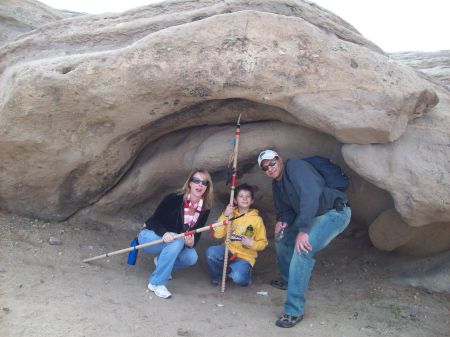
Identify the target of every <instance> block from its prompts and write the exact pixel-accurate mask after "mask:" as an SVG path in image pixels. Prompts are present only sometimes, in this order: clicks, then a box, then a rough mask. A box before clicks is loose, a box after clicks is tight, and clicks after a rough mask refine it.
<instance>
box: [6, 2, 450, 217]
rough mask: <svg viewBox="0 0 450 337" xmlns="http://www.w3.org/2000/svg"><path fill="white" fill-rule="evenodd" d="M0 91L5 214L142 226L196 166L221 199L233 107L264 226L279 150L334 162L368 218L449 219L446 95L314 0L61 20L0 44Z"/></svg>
mask: <svg viewBox="0 0 450 337" xmlns="http://www.w3.org/2000/svg"><path fill="white" fill-rule="evenodd" d="M43 46H45V48H43ZM0 87H1V88H2V90H1V92H0V180H1V181H2V183H1V185H0V207H1V208H3V209H7V210H9V211H11V212H16V213H20V214H25V215H28V216H34V217H39V218H46V219H52V220H62V219H66V218H68V217H70V216H72V215H74V214H78V215H79V216H84V217H90V218H94V219H101V220H100V221H106V220H108V221H111V222H112V223H116V224H117V223H122V224H127V223H129V220H130V219H131V218H132V217H135V219H136V220H138V221H142V219H143V218H144V217H145V216H147V215H148V214H149V212H150V211H151V210H152V209H153V208H154V207H155V204H156V203H157V202H158V201H159V200H160V198H161V195H162V194H164V193H167V192H168V191H171V190H173V189H174V188H177V187H179V186H180V184H181V183H182V182H183V180H184V179H185V177H186V175H187V172H188V171H190V170H191V169H192V168H193V167H196V166H203V167H205V168H207V169H208V170H210V171H211V172H212V174H213V177H214V181H215V182H216V185H217V188H216V190H217V191H218V193H217V200H219V201H222V200H223V201H225V200H226V197H224V196H225V195H226V194H227V193H228V191H227V189H226V187H224V184H223V183H224V177H225V171H226V166H227V164H228V161H229V155H230V154H231V151H232V144H231V140H232V138H233V135H234V127H233V124H234V122H235V120H236V118H237V116H238V114H239V113H241V112H242V113H243V126H242V138H241V143H242V146H241V151H240V154H239V165H240V167H241V171H242V173H243V174H244V179H245V181H247V182H250V183H253V184H255V185H257V186H258V192H257V202H258V206H259V207H260V208H261V209H262V212H263V214H265V215H267V216H268V217H270V213H271V209H272V206H271V203H272V201H271V197H270V191H269V188H270V186H269V181H267V180H266V179H265V178H264V177H263V175H262V174H261V172H260V171H259V170H258V168H257V165H256V160H255V158H256V156H257V154H258V152H259V150H261V149H262V148H266V147H275V148H276V149H278V150H279V151H281V152H282V153H283V154H284V155H285V157H289V156H292V155H309V154H323V155H326V156H329V157H331V158H333V159H335V160H336V161H337V162H338V163H339V164H341V165H342V166H343V167H344V169H345V170H346V171H347V172H348V173H349V175H351V176H352V186H351V188H350V191H349V195H350V199H351V203H352V206H353V214H354V220H356V221H359V222H361V223H363V224H364V223H365V224H369V223H371V222H372V221H373V220H374V219H375V218H376V217H377V216H378V214H380V213H381V212H382V211H384V210H386V209H389V208H392V207H394V206H395V209H396V211H397V212H398V213H399V214H400V215H401V217H402V219H404V220H405V221H406V222H407V223H408V224H410V225H413V226H423V225H428V224H431V223H435V222H439V223H445V222H448V221H450V220H449V219H450V205H449V204H448V198H447V199H445V198H443V197H444V194H445V189H446V187H445V184H447V185H448V184H449V181H450V179H449V176H448V170H447V169H448V167H447V164H446V163H445V160H443V157H442V156H445V155H447V152H448V149H449V147H448V146H447V144H448V142H447V140H448V138H446V137H448V134H449V130H450V128H449V127H448V123H447V122H448V113H447V112H448V104H447V102H448V99H449V98H448V93H447V92H446V91H445V90H444V89H442V88H440V87H439V86H436V85H435V84H433V83H431V82H429V81H428V80H426V79H425V78H424V76H421V75H420V74H418V73H417V71H415V70H413V69H412V68H410V67H408V66H405V65H402V64H400V63H397V62H395V61H393V60H392V59H391V58H389V57H388V56H386V55H385V54H384V53H383V52H382V51H381V50H380V49H379V48H378V47H377V46H375V45H374V44H373V43H371V42H370V41H368V40H366V39H365V38H364V37H362V36H361V35H360V34H359V33H358V32H357V31H356V30H355V29H354V28H353V27H352V26H351V25H349V24H348V23H346V22H344V21H343V20H341V19H340V18H338V17H336V16H335V15H333V14H332V13H330V12H328V11H326V10H324V9H322V8H320V7H318V6H316V5H313V4H310V3H307V2H302V1H289V0H285V1H268V0H267V1H263V0H261V1H250V2H249V1H242V0H239V1H238V0H236V1H227V2H216V1H207V0H203V1H196V2H182V1H172V2H165V3H160V4H155V5H150V6H146V7H142V8H139V9H136V10H133V11H128V12H125V13H123V14H105V15H95V16H94V15H83V16H80V17H74V18H70V19H65V20H61V21H57V22H55V23H53V24H50V25H46V26H45V27H41V28H40V29H38V30H34V31H32V32H30V33H28V34H27V35H26V36H23V37H21V38H19V39H17V40H16V41H14V42H11V43H8V44H6V45H4V46H3V47H2V48H0ZM436 92H437V93H438V94H436ZM438 102H439V104H438ZM437 104H438V105H437ZM436 105H437V106H436ZM434 106H436V107H435V108H434V109H433V107H434ZM431 109H432V110H431ZM429 111H431V113H430V112H429ZM431 134H432V135H431ZM425 137H426V139H425ZM446 142H447V143H446ZM342 144H344V145H343V146H342ZM414 144H416V146H417V147H420V146H421V144H426V147H427V148H428V149H430V148H431V149H432V151H433V152H430V151H427V148H425V147H424V148H423V149H420V151H416V149H415V148H414ZM341 147H342V149H343V155H344V156H343V157H342V155H341ZM383 149H384V150H383ZM394 149H398V150H397V151H394ZM404 151H407V153H405V152H404ZM393 153H395V155H393ZM405 158H408V161H407V162H406V164H405V165H400V164H399V162H401V161H402V160H403V159H405ZM445 158H448V157H445ZM344 159H345V161H344ZM379 162H381V165H373V164H375V163H377V164H378V163H379ZM394 163H395V165H394ZM445 170H447V171H446V172H445ZM405 172H407V174H406V177H405V175H404V173H405ZM402 174H403V176H402ZM438 183H439V184H438ZM428 185H429V186H430V189H431V190H425V189H423V187H424V186H428ZM439 186H441V189H439V188H440V187H439ZM442 186H443V187H442ZM218 207H219V208H221V207H222V205H219V206H218Z"/></svg>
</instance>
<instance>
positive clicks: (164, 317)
mask: <svg viewBox="0 0 450 337" xmlns="http://www.w3.org/2000/svg"><path fill="white" fill-rule="evenodd" d="M134 235H135V231H131V230H129V231H124V230H114V231H113V230H112V228H109V227H108V226H92V225H88V224H84V223H74V222H70V221H69V222H65V223H45V222H42V221H34V220H30V219H26V218H21V217H17V216H12V215H8V214H5V213H0V336H2V337H13V336H27V337H32V336H46V337H52V336H146V337H149V336H213V337H214V336H258V337H260V336H280V335H282V336H321V337H323V336H333V337H334V336H336V337H351V336H358V337H364V336H424V337H425V336H426V337H430V336H450V328H449V327H450V323H449V320H450V315H449V312H450V295H445V294H438V293H430V292H427V291H425V290H422V289H417V288H411V287H405V286H400V285H396V284H394V283H393V282H392V281H391V280H390V274H391V272H392V268H393V265H394V264H393V261H394V260H398V259H399V257H395V256H392V255H387V254H383V253H381V252H379V251H377V250H376V249H374V248H373V247H371V245H370V244H369V241H368V238H367V234H366V233H365V231H361V230H358V229H356V228H355V227H350V228H348V229H347V230H346V232H344V233H343V234H342V235H341V236H340V237H339V238H338V239H336V240H334V241H333V242H332V244H331V245H330V246H329V247H328V248H327V249H326V250H325V251H324V252H322V253H320V254H319V255H318V256H317V262H316V268H315V270H314V273H313V278H312V281H311V284H310V290H309V293H308V303H307V308H306V314H305V319H304V320H303V321H302V322H301V323H300V324H299V325H297V326H295V327H294V328H292V329H281V328H278V327H276V326H275V325H274V322H275V320H276V318H277V316H278V315H279V314H281V313H282V306H283V301H284V296H285V292H284V291H281V290H277V289H274V288H272V287H271V286H270V285H269V281H270V280H271V279H273V278H275V277H276V276H277V271H276V265H275V263H274V259H275V255H274V248H273V243H271V244H270V246H269V247H268V248H267V249H266V250H265V251H264V252H262V254H261V255H260V257H259V258H258V260H257V263H256V266H255V269H254V274H253V275H254V280H253V281H254V282H253V284H252V285H251V286H250V287H243V288H242V287H238V286H234V285H232V284H229V283H227V288H226V291H225V293H224V294H222V293H221V292H220V288H219V287H214V286H212V285H210V283H209V278H208V274H207V268H206V263H205V260H204V257H203V252H204V249H205V247H206V246H207V245H209V244H212V243H214V241H213V240H212V239H210V238H207V239H205V238H206V236H205V235H204V239H202V241H201V243H200V245H199V247H197V251H198V252H199V255H200V260H199V263H198V264H197V265H196V266H194V267H191V268H188V269H186V270H182V271H178V272H175V273H174V275H173V276H174V279H173V280H172V281H170V283H169V285H168V288H169V290H170V291H171V292H172V294H173V297H172V299H169V300H164V299H160V298H158V297H156V296H155V295H154V294H153V293H152V292H149V291H148V290H147V288H146V287H147V278H148V275H149V273H150V272H151V271H152V270H153V268H154V266H153V262H152V258H151V257H150V256H148V255H146V254H144V253H142V252H141V253H139V257H138V262H137V264H136V265H135V266H128V265H127V263H126V259H127V254H123V255H117V256H113V257H110V258H107V259H103V260H98V261H94V262H92V263H89V264H86V263H82V262H81V260H82V259H84V258H87V257H91V256H95V255H99V254H102V253H105V252H108V251H114V250H117V249H120V248H124V247H127V246H128V244H129V242H130V241H131V239H132V238H133V236H134ZM396 262H398V261H396ZM258 292H267V295H264V294H262V295H261V294H258Z"/></svg>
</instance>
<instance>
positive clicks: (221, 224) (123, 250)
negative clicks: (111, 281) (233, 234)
mask: <svg viewBox="0 0 450 337" xmlns="http://www.w3.org/2000/svg"><path fill="white" fill-rule="evenodd" d="M243 215H244V214H241V215H238V216H236V217H234V218H230V219H225V220H223V221H219V222H216V223H213V224H211V225H208V226H205V227H200V228H197V229H195V230H191V231H188V232H184V233H181V234H177V235H174V236H173V238H174V239H179V238H182V237H185V236H189V235H193V234H196V233H201V232H204V231H207V230H212V229H213V228H216V227H220V226H226V225H228V224H229V223H230V221H233V220H234V219H237V218H240V217H241V216H243ZM163 242H164V241H163V239H160V240H155V241H152V242H147V243H143V244H142V245H137V246H134V247H128V248H124V249H120V250H116V251H114V252H110V253H106V254H102V255H98V256H94V257H90V258H88V259H84V260H83V262H91V261H94V260H99V259H103V258H105V257H110V256H113V255H118V254H122V253H127V252H130V251H132V250H138V249H141V248H144V247H149V246H154V245H158V244H160V243H163Z"/></svg>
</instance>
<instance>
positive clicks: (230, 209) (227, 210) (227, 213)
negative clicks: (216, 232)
mask: <svg viewBox="0 0 450 337" xmlns="http://www.w3.org/2000/svg"><path fill="white" fill-rule="evenodd" d="M233 211H234V207H233V204H229V205H228V206H227V208H225V211H223V215H225V216H226V217H229V216H230V215H231V214H233Z"/></svg>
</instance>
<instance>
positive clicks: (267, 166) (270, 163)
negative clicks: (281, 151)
mask: <svg viewBox="0 0 450 337" xmlns="http://www.w3.org/2000/svg"><path fill="white" fill-rule="evenodd" d="M277 160H278V157H275V158H273V159H272V160H271V161H270V162H269V164H267V165H263V166H261V170H263V171H264V172H266V171H267V170H268V169H269V167H273V166H275V164H276V163H277Z"/></svg>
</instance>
